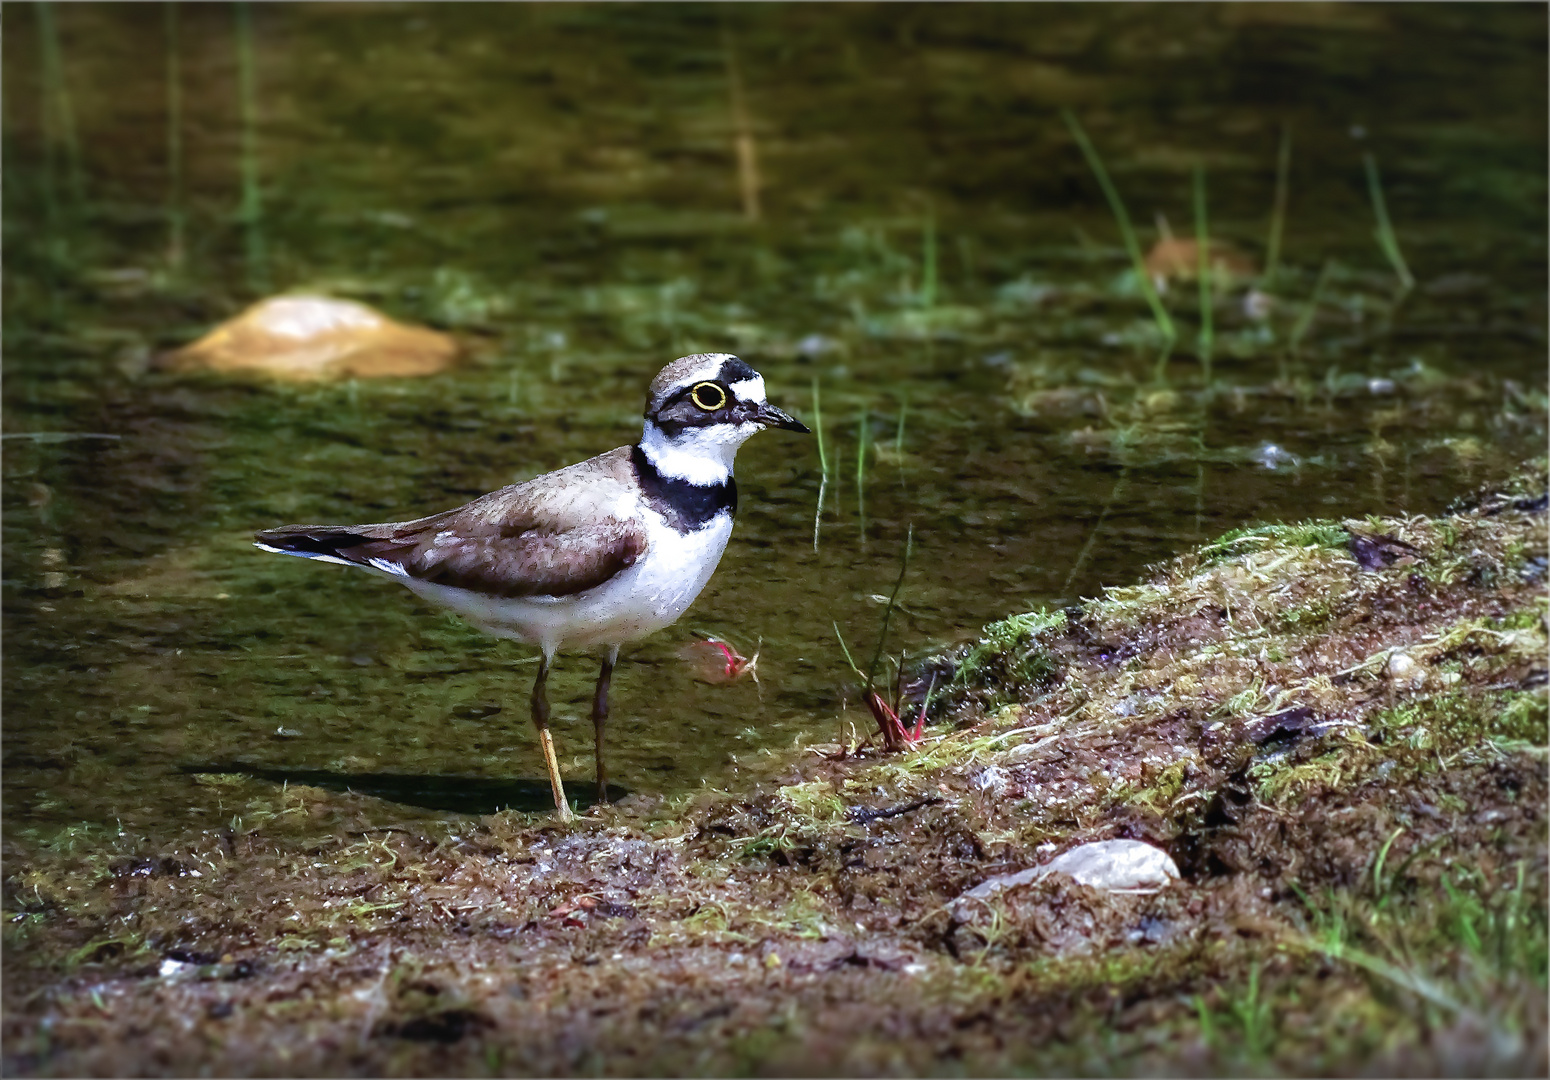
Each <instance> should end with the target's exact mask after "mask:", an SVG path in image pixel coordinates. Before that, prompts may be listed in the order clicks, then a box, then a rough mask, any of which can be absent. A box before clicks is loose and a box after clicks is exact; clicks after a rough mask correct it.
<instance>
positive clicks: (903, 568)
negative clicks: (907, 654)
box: [866, 522, 915, 686]
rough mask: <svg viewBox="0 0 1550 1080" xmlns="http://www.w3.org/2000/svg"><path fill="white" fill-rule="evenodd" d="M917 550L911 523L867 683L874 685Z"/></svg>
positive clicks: (905, 537) (873, 653)
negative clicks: (873, 681)
mask: <svg viewBox="0 0 1550 1080" xmlns="http://www.w3.org/2000/svg"><path fill="white" fill-rule="evenodd" d="M914 550H915V525H914V523H913V522H911V523H910V527H909V532H907V533H906V534H905V536H904V558H902V559H901V560H899V576H898V578H897V579H896V580H895V581H894V583H893V592H891V593H889V594H888V606H887V607H885V608H883V628H882V630H881V631H880V632H879V633H878V635H877V648H876V649H875V650H873V652H872V662H871V663H870V664H868V665H867V670H866V677H867V685H868V686H871V685H872V679H873V677H874V676H876V674H877V664H878V661H879V660H881V659H882V657H883V645H884V643H886V642H887V640H888V623H889V622H890V621H891V620H892V619H893V609H894V605H896V604H897V603H898V602H899V590H900V589H902V588H903V587H904V575H905V574H906V573H908V572H909V568H910V553H911V552H912V551H914Z"/></svg>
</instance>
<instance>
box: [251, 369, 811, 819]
mask: <svg viewBox="0 0 1550 1080" xmlns="http://www.w3.org/2000/svg"><path fill="white" fill-rule="evenodd" d="M766 427H777V428H785V429H786V430H788V431H800V432H804V433H805V432H807V430H808V429H807V428H806V427H805V426H803V425H802V424H801V423H800V422H798V421H797V420H796V419H795V418H793V417H791V416H789V415H787V414H786V413H784V412H782V411H781V410H779V409H777V408H776V407H775V406H773V405H771V404H770V403H769V401H768V400H767V399H766V398H765V393H764V379H763V377H762V376H761V375H760V374H759V373H758V372H757V371H755V370H754V369H753V368H751V367H749V366H748V365H747V364H745V363H744V362H743V361H741V360H739V359H738V358H737V357H735V356H731V355H729V354H726V353H698V354H696V355H694V356H685V357H681V358H680V359H678V360H674V361H673V362H672V363H671V364H668V365H667V367H665V368H663V369H662V370H661V372H660V373H658V375H657V377H656V378H655V379H653V380H652V382H651V387H650V389H649V390H648V391H647V398H646V420H645V425H644V430H643V431H642V432H641V438H640V442H638V443H636V444H635V445H634V446H621V447H620V448H619V449H617V450H610V451H609V452H608V453H606V454H600V455H598V456H597V457H595V458H591V459H589V460H587V461H583V462H580V463H579V464H576V465H571V466H568V467H566V468H563V469H558V470H556V471H555V472H551V473H546V474H545V475H543V476H539V477H535V478H534V479H532V480H528V481H526V482H525V483H521V484H513V485H511V486H510V487H504V488H501V489H500V490H499V491H492V492H490V493H489V494H488V495H484V496H481V497H480V498H477V499H475V500H474V501H473V502H471V503H468V504H467V505H466V506H460V507H458V508H457V509H455V510H446V511H443V512H442V513H439V514H433V515H431V516H430V517H423V518H417V519H416V520H414V521H400V522H390V523H388V524H384V525H285V526H282V527H280V528H277V529H266V530H264V531H263V532H260V533H257V534H256V537H255V539H256V546H258V547H260V548H262V549H263V550H265V551H274V552H278V553H280V554H283V555H299V556H301V557H302V558H307V559H316V560H318V561H320V562H331V563H340V564H342V565H345V566H357V567H361V568H362V569H365V570H369V571H372V572H374V573H377V574H381V575H383V576H385V577H390V578H393V579H394V580H396V581H398V582H399V583H401V584H403V585H405V586H407V587H408V588H409V589H410V590H411V591H412V592H414V593H415V594H416V595H418V596H420V597H421V598H423V599H425V600H428V601H430V602H431V603H433V604H436V605H438V606H440V607H444V608H448V609H450V610H451V611H453V612H454V613H456V614H457V615H459V616H461V617H462V618H464V619H466V620H467V621H468V622H470V623H472V624H473V625H474V626H477V627H478V628H479V629H481V630H483V631H485V632H486V633H489V634H493V635H495V636H496V637H499V638H509V639H511V640H514V641H521V642H526V643H528V644H531V645H537V646H538V648H539V651H540V655H539V661H538V677H537V679H536V680H535V681H534V683H533V693H532V712H533V723H534V725H535V726H536V727H537V728H538V738H539V742H540V744H541V745H542V747H543V751H544V764H545V766H546V767H547V768H548V771H549V784H550V786H551V787H552V788H553V790H554V805H555V809H556V810H557V811H558V812H559V815H560V817H561V819H563V820H569V819H570V806H569V804H568V803H567V802H566V799H565V792H564V788H563V787H562V786H561V784H560V769H559V763H558V761H556V759H555V754H554V740H553V738H552V737H551V736H550V734H549V698H548V694H547V690H546V682H547V680H548V677H549V668H550V665H551V664H552V663H553V661H554V655H555V653H556V652H558V651H559V650H560V649H566V648H594V647H598V646H601V647H602V648H603V650H604V653H603V662H602V668H601V670H600V671H599V673H598V677H597V688H596V691H595V693H594V695H593V699H592V724H593V728H594V730H595V732H596V738H597V743H596V747H597V749H596V756H597V790H598V798H599V799H600V800H603V799H606V798H607V772H606V770H605V769H604V766H603V724H604V722H605V721H606V720H607V718H608V686H609V680H610V678H611V677H612V675H613V668H614V663H615V662H616V661H617V660H618V657H619V647H620V646H621V645H623V644H624V643H626V642H630V641H634V640H636V639H638V638H642V637H645V636H646V635H648V634H651V633H653V632H655V631H657V630H660V629H662V628H663V627H665V626H669V625H671V624H672V623H673V622H675V621H676V620H677V619H678V617H679V616H680V615H682V614H683V613H684V611H685V609H687V608H688V606H689V605H690V604H691V603H692V602H693V601H694V598H695V597H696V596H698V595H699V594H700V591H701V590H702V589H704V588H705V584H706V582H708V581H709V580H710V576H711V574H712V573H713V572H714V571H715V569H716V564H717V563H718V562H720V561H721V554H722V552H723V551H725V550H726V546H727V539H728V538H729V537H730V536H731V535H732V514H733V512H734V511H735V510H736V509H737V482H736V481H735V480H733V478H732V463H733V459H734V458H735V457H736V455H737V451H738V448H739V447H740V446H742V445H743V443H744V442H746V441H747V440H748V439H749V437H751V436H752V435H754V434H755V433H756V432H758V431H759V430H761V429H762V428H766Z"/></svg>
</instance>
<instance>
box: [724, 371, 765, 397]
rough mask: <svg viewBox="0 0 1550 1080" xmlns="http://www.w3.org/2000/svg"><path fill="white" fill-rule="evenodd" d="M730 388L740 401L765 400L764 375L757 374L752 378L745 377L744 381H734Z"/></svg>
mask: <svg viewBox="0 0 1550 1080" xmlns="http://www.w3.org/2000/svg"><path fill="white" fill-rule="evenodd" d="M729 389H730V390H731V391H732V393H733V395H734V396H735V397H736V398H737V400H739V401H763V400H765V398H764V376H763V375H755V376H754V377H753V378H751V379H744V380H743V381H742V382H735V383H732V384H731V385H730V386H729Z"/></svg>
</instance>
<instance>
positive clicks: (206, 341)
mask: <svg viewBox="0 0 1550 1080" xmlns="http://www.w3.org/2000/svg"><path fill="white" fill-rule="evenodd" d="M457 354H458V344H457V342H456V341H454V340H453V339H452V338H451V337H448V336H447V335H446V334H442V333H438V332H437V331H435V330H428V329H426V328H425V327H422V326H408V325H406V324H404V323H401V322H397V321H395V320H393V319H390V318H388V317H387V316H386V315H383V314H382V313H381V312H379V311H375V310H373V309H372V308H369V307H367V306H366V305H365V304H358V303H356V302H355V301H353V300H336V299H334V298H332V297H327V296H274V297H270V298H269V299H268V300H261V301H259V302H258V303H257V304H254V305H253V306H252V307H250V308H248V309H247V310H246V311H244V312H243V313H242V314H241V315H238V316H237V317H236V318H234V319H230V320H228V321H226V322H224V323H222V324H221V325H220V326H217V327H216V328H215V329H214V330H212V331H210V332H209V333H208V334H206V335H205V336H204V337H202V338H200V339H199V340H198V341H195V342H193V343H191V344H189V345H185V346H184V347H183V348H181V349H178V350H176V351H175V352H172V353H169V354H168V355H167V356H166V357H165V358H164V361H163V362H164V365H165V366H167V367H171V368H173V369H176V370H183V371H190V370H200V369H203V370H209V371H219V372H226V373H232V374H237V373H244V374H245V373H250V372H251V373H254V374H260V375H267V376H270V377H272V378H276V379H286V380H291V381H296V382H320V381H326V380H329V379H343V378H362V379H370V378H405V377H412V376H421V375H433V374H435V373H436V372H438V371H444V370H445V369H446V368H448V367H450V366H451V365H452V363H453V361H454V360H456V358H457Z"/></svg>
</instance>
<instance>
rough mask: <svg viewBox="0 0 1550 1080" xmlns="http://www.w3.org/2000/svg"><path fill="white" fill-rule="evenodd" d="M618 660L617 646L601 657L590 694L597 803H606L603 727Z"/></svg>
mask: <svg viewBox="0 0 1550 1080" xmlns="http://www.w3.org/2000/svg"><path fill="white" fill-rule="evenodd" d="M618 659H619V646H617V645H614V646H612V647H610V648H609V650H608V654H607V655H606V656H604V657H603V665H602V667H600V668H598V672H597V689H596V690H595V691H593V694H592V731H593V733H594V734H595V735H596V743H595V746H596V748H597V801H598V802H600V803H606V802H607V801H608V769H607V767H606V766H604V765H603V725H604V724H605V723H607V722H608V684H609V683H610V682H611V681H612V680H613V674H614V664H615V663H616V662H617V661H618Z"/></svg>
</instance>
